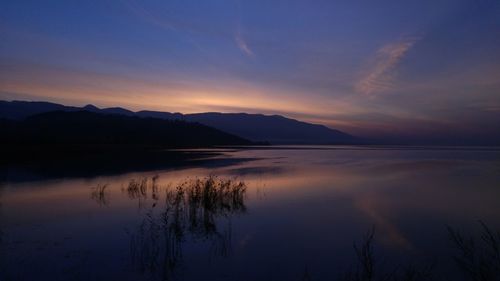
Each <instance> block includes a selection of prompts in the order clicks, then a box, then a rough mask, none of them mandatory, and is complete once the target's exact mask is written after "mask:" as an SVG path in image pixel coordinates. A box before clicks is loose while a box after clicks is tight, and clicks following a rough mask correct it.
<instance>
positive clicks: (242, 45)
mask: <svg viewBox="0 0 500 281" xmlns="http://www.w3.org/2000/svg"><path fill="white" fill-rule="evenodd" d="M234 41H235V42H236V45H237V46H238V48H239V49H240V50H241V52H242V53H243V54H245V55H246V56H248V57H255V54H254V52H253V51H252V50H251V49H250V47H248V44H247V42H246V41H245V38H243V36H242V35H241V29H240V28H238V29H237V30H236V34H235V35H234Z"/></svg>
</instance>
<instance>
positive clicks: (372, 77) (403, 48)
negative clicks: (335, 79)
mask: <svg viewBox="0 0 500 281" xmlns="http://www.w3.org/2000/svg"><path fill="white" fill-rule="evenodd" d="M418 40H420V38H419V37H408V38H404V39H402V40H399V41H397V42H392V43H390V44H387V45H384V46H382V47H381V48H380V49H378V50H377V53H376V55H375V59H374V62H373V63H372V64H371V66H370V67H368V71H367V73H366V74H365V75H364V76H363V78H362V79H361V80H359V81H358V82H357V83H356V85H355V89H356V91H357V92H359V93H362V94H365V95H369V96H374V95H377V94H379V93H382V92H384V91H386V90H388V89H390V88H391V87H392V85H393V84H394V79H395V77H396V73H395V68H396V67H397V66H398V64H399V63H400V61H401V60H402V59H403V58H404V57H405V55H406V53H407V52H408V51H409V50H410V49H411V48H412V47H413V46H414V45H415V43H416V42H417V41H418Z"/></svg>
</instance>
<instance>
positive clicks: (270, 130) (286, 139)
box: [184, 112, 360, 144]
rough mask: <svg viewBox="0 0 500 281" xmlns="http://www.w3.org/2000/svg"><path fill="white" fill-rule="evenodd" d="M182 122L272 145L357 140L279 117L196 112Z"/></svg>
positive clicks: (322, 128)
mask: <svg viewBox="0 0 500 281" xmlns="http://www.w3.org/2000/svg"><path fill="white" fill-rule="evenodd" d="M184 119H185V120H188V121H193V122H199V123H202V124H205V125H208V126H212V127H214V128H218V129H220V130H223V131H226V132H230V133H232V134H235V135H238V136H242V137H244V138H247V139H250V140H255V141H264V140H265V141H269V142H270V143H274V144H338V143H355V142H359V141H360V140H359V139H357V138H355V137H353V136H351V135H349V134H346V133H344V132H341V131H338V130H334V129H330V128H328V127H326V126H323V125H316V124H310V123H306V122H301V121H297V120H295V119H290V118H286V117H283V116H280V115H262V114H247V113H216V112H211V113H197V114H187V115H184Z"/></svg>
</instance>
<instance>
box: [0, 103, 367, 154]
mask: <svg viewBox="0 0 500 281" xmlns="http://www.w3.org/2000/svg"><path fill="white" fill-rule="evenodd" d="M53 110H62V111H70V112H71V111H77V110H85V111H90V112H95V113H105V114H115V115H123V116H136V117H142V118H159V119H165V120H184V121H189V122H198V123H201V124H204V125H207V126H211V127H213V128H216V129H219V130H222V131H225V132H227V133H230V134H233V135H237V136H240V137H242V138H245V139H248V140H252V141H259V142H262V141H267V142H270V143H272V144H355V143H362V142H363V140H362V139H360V138H357V137H354V136H351V135H349V134H346V133H344V132H341V131H338V130H334V129H330V128H328V127H326V126H323V125H316V124H310V123H306V122H301V121H298V120H295V119H290V118H286V117H283V116H280V115H262V114H247V113H217V112H209V113H196V114H181V113H169V112H160V111H138V112H133V111H130V110H127V109H123V108H120V107H115V108H103V109H99V108H97V107H95V106H93V105H87V106H84V107H82V108H78V107H71V106H64V105H60V104H55V103H48V102H26V101H11V102H7V101H0V118H6V119H15V120H22V119H25V118H27V117H29V116H31V115H33V114H38V113H42V112H49V111H53Z"/></svg>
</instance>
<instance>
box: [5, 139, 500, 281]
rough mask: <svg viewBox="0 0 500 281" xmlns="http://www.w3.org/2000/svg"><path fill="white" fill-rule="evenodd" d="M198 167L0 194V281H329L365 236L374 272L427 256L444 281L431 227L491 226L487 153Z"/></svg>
mask: <svg viewBox="0 0 500 281" xmlns="http://www.w3.org/2000/svg"><path fill="white" fill-rule="evenodd" d="M219 157H220V159H219ZM217 159H219V160H220V161H219V160H217ZM241 159H252V161H241ZM215 160H217V161H215ZM200 161H202V160H200ZM203 161H205V160H203ZM206 161H207V162H206V163H204V164H200V165H198V164H193V162H191V164H189V165H180V166H175V167H169V168H166V169H163V168H161V169H156V168H157V166H155V167H154V168H153V169H152V170H142V169H139V170H133V172H126V173H124V174H121V173H117V174H112V175H109V174H92V176H90V177H87V176H81V175H80V176H79V177H75V175H76V174H74V173H70V174H69V175H68V177H67V178H60V177H57V178H55V177H54V178H51V179H47V178H46V179H44V180H34V179H33V178H30V177H28V178H29V179H30V180H22V181H17V180H14V181H12V182H10V181H8V182H6V183H4V186H3V188H2V190H0V192H2V191H3V192H2V193H1V194H0V196H1V197H0V201H1V203H2V205H1V209H0V215H1V216H2V217H1V220H0V228H2V229H3V231H4V236H3V240H2V241H1V242H0V247H1V251H2V252H0V280H2V281H3V280H51V281H54V280H116V279H119V280H122V281H127V280H130V281H135V280H162V279H163V280H169V279H179V280H186V281H190V280H194V281H197V280H240V279H243V280H301V277H304V278H305V279H308V278H309V279H310V280H314V281H320V280H325V281H331V280H339V279H338V277H339V274H342V273H343V272H345V270H346V269H349V268H350V266H351V262H352V261H356V257H357V252H356V251H353V247H352V243H353V242H354V241H357V242H358V244H359V240H360V239H358V238H361V235H362V234H363V233H365V232H366V230H367V229H370V227H371V226H372V225H376V235H375V236H374V239H373V243H374V244H375V247H374V249H375V250H376V253H377V254H376V256H375V257H377V260H378V262H380V263H383V264H384V263H385V264H386V265H387V267H388V268H389V269H391V266H393V265H396V266H397V265H402V266H403V265H406V264H412V263H411V259H415V260H417V261H421V260H423V261H424V262H423V264H424V265H425V264H426V261H428V259H431V261H432V258H433V257H439V259H438V261H439V264H438V265H439V267H437V270H438V271H439V272H436V274H441V275H437V276H438V277H441V276H447V275H446V273H448V272H452V273H457V272H458V269H457V267H456V266H455V265H454V264H453V260H452V259H451V258H450V257H451V256H452V254H453V253H454V248H453V247H452V244H451V243H450V241H449V239H448V237H447V236H446V230H445V225H452V226H454V227H457V228H460V229H462V230H463V233H468V234H469V233H474V232H475V231H477V225H476V221H477V219H483V220H484V221H485V222H487V223H488V224H489V225H490V226H491V229H495V230H496V229H498V228H499V226H500V225H499V222H500V208H499V206H498V198H499V196H500V189H499V188H498V183H499V182H500V173H499V171H500V152H499V151H468V150H467V151H459V150H453V151H452V150H443V151H436V150H433V151H425V150H402V149H400V150H394V149H389V150H383V149H378V150H356V149H352V150H347V149H342V150H334V149H330V150H328V149H324V150H322V149H309V150H308V149H304V150H301V149H289V150H287V149H277V150H273V149H270V148H267V149H265V150H234V151H230V152H227V153H225V155H223V156H214V157H210V159H207V160H206ZM211 161H215V162H211ZM209 162H211V163H212V164H210V165H208V164H207V163H209ZM129 164H130V166H134V165H135V164H131V163H129ZM129 164H127V163H124V165H125V166H127V165H129ZM145 166H148V165H147V164H146V165H145ZM83 171H85V169H84V170H83ZM61 173H62V174H63V173H64V171H62V172H61ZM211 174H212V175H218V176H219V177H210V176H209V175H211ZM9 177H10V176H9ZM9 177H7V178H9ZM235 177H237V178H238V179H239V180H234V178H235ZM15 178H22V175H21V174H18V175H17V176H16V177H15ZM49 178H50V177H49ZM230 179H231V180H230ZM240 180H241V181H244V184H241V185H240ZM207 186H208V187H210V188H207ZM243 214H244V215H243ZM125 230H126V231H125ZM464 237H468V236H464ZM467 239H469V238H466V239H465V240H467ZM477 241H478V242H476V245H478V244H480V243H482V242H480V241H482V240H481V238H478V239H477ZM359 245H362V244H359ZM358 248H361V246H359V247H358ZM429 257H431V258H429ZM354 266H355V265H354ZM26 268H29V270H26ZM419 268H420V267H419ZM376 270H380V271H381V272H384V271H382V270H385V268H384V269H376ZM388 272H390V270H389V271H388ZM400 273H401V274H403V272H402V271H401V272H400ZM456 275H458V277H459V278H455V277H456V276H453V277H450V278H449V279H450V280H462V279H460V277H461V276H462V275H463V273H461V272H460V273H457V274H456ZM242 277H243V278H242ZM403 280H404V279H403ZM435 280H440V279H439V278H437V279H435Z"/></svg>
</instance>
